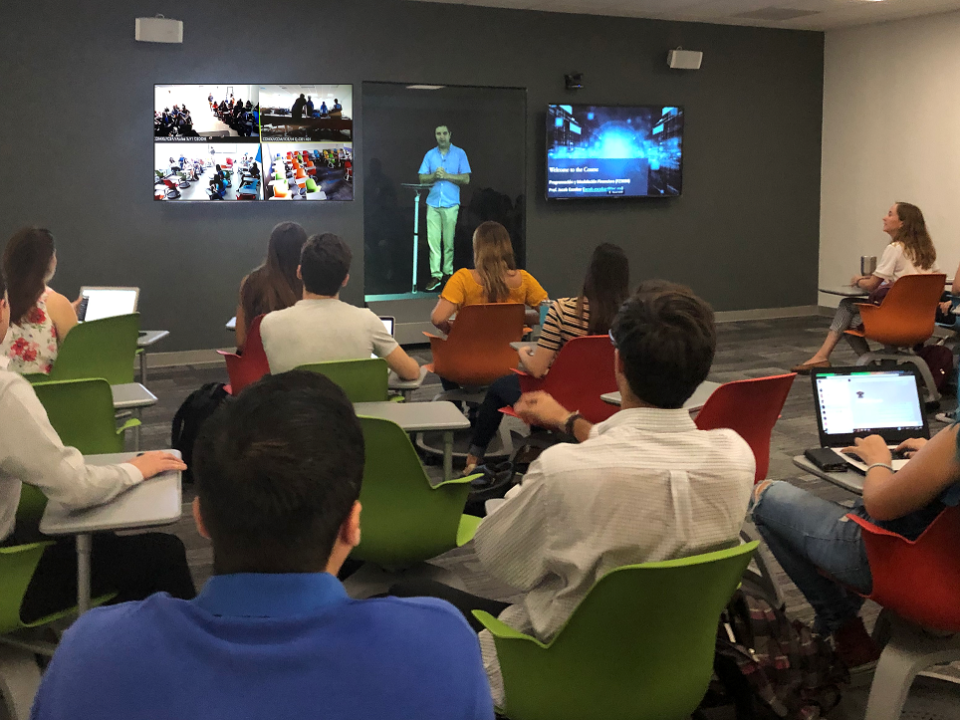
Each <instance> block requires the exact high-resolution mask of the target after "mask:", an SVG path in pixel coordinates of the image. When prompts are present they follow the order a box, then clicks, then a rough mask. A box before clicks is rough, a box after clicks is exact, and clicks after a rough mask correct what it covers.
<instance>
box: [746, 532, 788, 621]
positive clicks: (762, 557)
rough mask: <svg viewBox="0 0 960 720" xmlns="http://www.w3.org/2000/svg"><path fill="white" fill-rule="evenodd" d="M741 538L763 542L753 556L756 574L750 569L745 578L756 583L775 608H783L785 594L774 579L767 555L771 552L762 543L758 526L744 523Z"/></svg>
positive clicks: (747, 540)
mask: <svg viewBox="0 0 960 720" xmlns="http://www.w3.org/2000/svg"><path fill="white" fill-rule="evenodd" d="M740 538H741V539H742V540H743V541H744V542H753V541H754V540H758V541H761V542H760V545H759V547H757V551H756V552H755V553H754V554H753V558H752V561H753V562H755V563H756V564H757V571H758V572H754V571H753V570H751V569H750V568H749V567H747V571H746V572H745V573H744V576H745V577H749V578H750V579H751V580H752V581H753V582H754V583H756V584H757V585H758V586H759V588H760V589H761V590H762V591H763V592H764V593H765V594H766V595H767V599H768V600H770V602H772V603H773V606H774V607H778V608H782V607H783V606H784V604H785V602H786V601H785V600H784V597H783V592H781V590H780V586H779V585H778V584H777V581H776V580H774V579H773V573H772V572H770V566H769V565H768V564H767V553H768V552H769V551H768V550H767V548H766V545H764V543H763V542H762V538H761V537H760V533H759V532H757V528H756V526H755V525H754V524H753V523H752V522H750V521H749V520H747V521H746V522H744V525H743V529H742V530H740Z"/></svg>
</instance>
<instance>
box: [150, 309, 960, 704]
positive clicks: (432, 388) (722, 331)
mask: <svg viewBox="0 0 960 720" xmlns="http://www.w3.org/2000/svg"><path fill="white" fill-rule="evenodd" d="M828 325H829V320H828V319H825V318H818V317H808V318H793V319H784V320H774V321H752V322H739V323H728V324H723V325H720V326H719V331H718V347H717V353H716V358H715V360H714V364H713V369H712V371H711V373H710V379H711V380H714V381H717V382H727V381H730V380H737V379H742V378H748V377H762V376H765V375H774V374H780V373H785V372H788V371H789V368H790V367H791V366H792V365H794V364H796V363H798V362H801V361H803V360H806V359H807V358H808V357H809V356H810V355H812V354H813V352H814V350H816V348H817V347H819V345H820V343H821V342H822V340H823V336H824V334H825V332H826V330H827V327H828ZM412 354H413V355H414V356H416V357H417V358H418V359H419V360H420V362H421V363H424V362H427V361H428V359H429V348H426V349H423V348H418V349H415V350H414V351H413V352H412ZM854 357H855V356H854V354H853V352H852V351H851V350H850V349H849V348H847V347H846V345H842V346H841V347H839V348H838V349H837V351H836V352H835V353H834V357H833V361H834V364H835V365H841V364H844V363H846V364H851V365H852V364H853V361H854ZM212 381H224V382H225V381H226V372H225V370H224V369H222V368H220V367H215V368H211V367H209V366H204V367H181V368H171V369H158V370H154V371H152V373H151V376H150V382H149V386H150V389H151V390H152V391H153V392H154V393H155V394H156V395H157V397H158V398H159V403H158V404H157V405H156V406H154V407H152V408H148V409H147V411H146V412H145V413H144V416H143V422H144V431H143V447H144V448H145V449H155V448H165V447H168V446H169V442H170V421H171V419H172V417H173V414H174V412H175V411H176V409H177V408H178V407H179V405H180V403H181V402H182V401H183V400H184V399H185V398H186V396H187V395H188V394H189V393H190V392H191V391H193V390H194V389H196V388H198V387H199V386H200V385H202V384H203V383H206V382H212ZM439 390H440V388H439V380H438V379H437V378H436V377H435V376H433V375H430V376H428V378H427V381H426V383H425V384H424V387H423V388H421V389H420V390H419V391H418V392H417V393H416V394H415V396H414V400H429V399H431V398H432V397H433V395H434V394H436V393H437V392H438V391H439ZM954 405H955V400H954V399H953V398H949V399H945V400H944V401H943V408H944V409H952V408H953V407H954ZM511 422H515V423H517V424H516V425H515V429H516V430H517V431H520V432H523V431H524V429H523V427H522V425H520V424H519V423H518V421H515V420H511ZM930 424H931V432H936V431H937V430H939V429H940V428H941V427H943V425H942V424H940V423H938V422H936V421H935V420H934V419H933V417H932V413H931V418H930ZM817 444H818V434H817V423H816V419H815V416H814V406H813V396H812V390H811V386H810V380H809V378H806V377H798V378H797V380H796V382H795V383H794V385H793V389H792V390H791V392H790V395H789V397H788V398H787V402H786V404H785V406H784V409H783V413H782V415H781V418H780V420H779V422H778V423H777V425H776V427H775V428H774V432H773V437H772V441H771V448H770V470H769V473H768V477H770V478H772V479H776V480H787V481H789V482H792V483H794V484H796V485H798V486H800V487H803V488H805V489H808V490H811V491H812V492H814V493H816V494H817V495H819V496H821V497H824V498H827V499H830V500H834V501H837V502H843V503H849V502H851V501H852V497H851V496H850V495H849V494H848V493H846V492H844V491H843V490H841V489H839V488H837V487H835V486H833V485H831V484H829V483H826V482H824V481H822V480H819V479H817V478H814V477H811V476H809V475H805V474H803V473H801V472H800V471H799V470H798V469H797V468H796V467H795V466H794V465H793V462H792V458H793V456H794V455H797V454H799V453H802V452H803V450H804V449H805V448H808V447H815V446H816V445H817ZM428 472H430V473H431V474H432V475H433V476H435V477H439V472H440V470H439V468H436V467H428ZM191 499H192V489H191V488H189V487H187V488H185V490H184V501H185V506H184V515H183V519H182V520H181V521H180V523H179V524H178V525H176V526H175V527H173V528H172V531H173V532H175V533H176V534H177V535H178V536H179V537H180V538H181V539H182V540H183V541H184V543H185V544H186V547H187V552H188V558H189V561H190V566H191V570H192V572H193V574H194V578H195V580H196V582H197V584H198V587H199V586H200V585H201V584H202V583H203V582H204V581H205V580H206V579H207V578H208V577H209V575H210V572H211V567H212V553H211V551H210V548H209V545H208V543H207V542H206V541H204V540H203V539H202V538H200V537H199V535H198V534H197V533H196V530H195V529H194V527H193V523H192V521H191V520H190V514H189V508H188V507H187V505H186V503H188V502H189V501H190V500H191ZM434 563H435V564H436V565H439V566H441V567H444V568H447V569H450V570H452V571H454V572H456V574H457V575H458V576H459V577H460V579H461V581H462V582H463V584H464V586H465V587H466V589H467V590H469V591H471V592H475V593H478V594H482V595H486V596H488V597H495V598H498V599H504V600H508V601H509V600H511V599H512V598H513V597H515V591H514V590H512V589H511V588H509V587H504V586H500V585H498V583H497V582H496V581H494V580H493V579H492V578H490V577H489V576H488V575H486V574H485V573H484V572H483V569H482V568H481V567H480V566H479V564H478V563H477V562H476V559H475V557H474V556H473V554H472V551H471V549H470V546H469V545H467V546H465V547H464V548H461V549H459V550H455V551H452V552H450V553H447V554H446V555H444V556H442V557H441V558H438V559H437V560H436V561H434ZM775 571H776V576H777V581H778V583H779V585H780V587H781V589H782V590H783V592H784V596H785V599H786V602H787V611H788V613H789V614H790V615H791V616H792V617H796V618H799V619H801V620H804V621H807V622H810V621H812V616H813V611H812V608H811V607H810V605H809V604H808V603H807V602H806V600H805V599H804V598H803V596H802V595H801V594H800V593H799V591H798V590H797V588H796V586H794V585H793V584H792V583H791V582H790V580H789V578H787V577H786V575H785V574H784V573H783V572H782V571H780V569H779V567H776V568H775ZM877 613H878V608H877V606H876V605H875V604H873V603H870V602H868V603H867V604H866V605H865V607H864V611H863V617H864V619H865V621H866V622H867V624H868V627H872V625H873V623H874V622H875V620H876V616H877ZM937 670H938V672H941V673H943V674H947V675H952V676H954V677H956V678H958V679H960V667H958V666H951V667H945V668H937ZM863 681H866V682H868V681H869V678H865V679H861V682H863ZM867 690H868V688H867V687H865V686H861V687H853V688H851V689H850V690H848V691H847V692H846V695H845V698H844V702H843V704H842V705H841V706H840V707H839V708H838V709H837V710H836V711H834V712H833V713H831V716H830V717H831V718H833V719H834V720H846V719H848V718H849V719H850V720H852V719H853V718H862V717H863V711H864V708H865V703H866V695H867ZM941 692H942V687H941V686H940V685H937V684H934V683H933V682H926V683H924V684H922V685H920V684H918V685H917V688H916V689H915V692H914V694H913V695H912V696H911V701H910V703H911V704H908V708H907V710H908V711H909V713H910V715H909V716H910V717H911V718H929V720H936V719H937V718H940V717H943V718H947V717H952V718H960V693H953V694H951V695H949V696H941V695H939V693H941ZM945 699H946V700H947V701H948V702H949V703H951V704H952V708H953V711H955V712H954V714H949V715H942V714H939V710H937V709H936V707H933V705H931V703H942V702H943V701H944V700H945ZM924 703H926V705H924ZM924 708H926V709H924ZM907 716H908V713H905V715H904V717H907Z"/></svg>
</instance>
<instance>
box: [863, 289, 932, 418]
mask: <svg viewBox="0 0 960 720" xmlns="http://www.w3.org/2000/svg"><path fill="white" fill-rule="evenodd" d="M946 278H947V276H946V275H943V274H935V275H906V276H904V277H902V278H900V279H899V280H897V281H896V282H895V283H894V284H893V287H891V288H890V292H888V293H887V296H886V297H885V298H884V299H883V302H882V303H881V304H880V305H871V304H869V303H858V304H857V307H858V308H860V317H861V318H862V319H863V329H862V330H860V329H851V330H847V332H846V334H847V335H850V336H851V337H861V338H863V339H865V340H873V341H874V342H878V343H880V344H881V345H883V350H881V351H879V352H868V353H864V354H863V355H861V356H860V357H859V358H858V359H857V365H869V364H871V363H879V362H881V361H883V360H891V361H893V362H895V363H897V364H900V363H910V364H911V365H914V366H915V367H916V368H917V370H919V372H920V375H921V376H922V377H923V382H924V384H925V385H926V388H927V400H928V401H929V402H935V401H937V400H939V399H940V393H939V391H938V390H937V386H936V384H935V383H934V381H933V375H931V374H930V368H929V367H928V366H927V363H926V362H924V361H923V359H922V358H921V357H920V356H919V355H917V354H916V352H914V350H913V347H914V345H919V344H922V343H925V342H926V341H927V340H929V339H930V336H931V335H933V328H934V321H935V318H936V314H937V304H938V303H939V302H940V296H941V295H942V294H943V288H944V281H945V280H946Z"/></svg>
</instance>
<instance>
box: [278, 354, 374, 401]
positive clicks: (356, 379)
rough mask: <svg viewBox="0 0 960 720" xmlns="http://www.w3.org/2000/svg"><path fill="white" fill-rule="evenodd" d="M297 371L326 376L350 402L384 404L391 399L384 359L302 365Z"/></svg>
mask: <svg viewBox="0 0 960 720" xmlns="http://www.w3.org/2000/svg"><path fill="white" fill-rule="evenodd" d="M297 370H308V371H310V372H315V373H320V374H321V375H326V376H327V377H328V378H330V379H331V380H332V381H333V382H335V383H336V384H337V385H339V386H340V387H341V388H342V389H343V391H344V392H345V393H346V394H347V397H348V398H349V399H350V402H354V403H358V402H382V401H384V400H388V399H389V395H390V393H389V391H388V389H387V376H388V374H389V371H390V370H389V368H388V367H387V361H386V360H384V359H383V358H364V359H363V360H334V361H330V362H319V363H310V364H309V365H300V366H299V367H298V368H297Z"/></svg>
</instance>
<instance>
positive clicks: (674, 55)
mask: <svg viewBox="0 0 960 720" xmlns="http://www.w3.org/2000/svg"><path fill="white" fill-rule="evenodd" d="M701 62H703V53H702V52H698V51H696V50H683V49H681V48H677V49H676V50H671V51H670V52H668V53H667V65H669V66H670V67H672V68H673V69H674V70H699V69H700V63H701Z"/></svg>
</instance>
